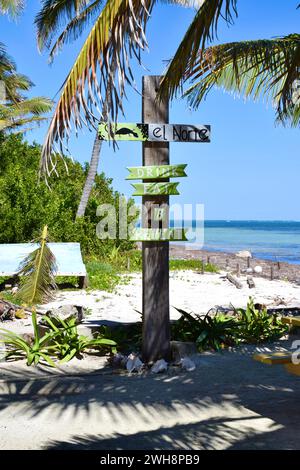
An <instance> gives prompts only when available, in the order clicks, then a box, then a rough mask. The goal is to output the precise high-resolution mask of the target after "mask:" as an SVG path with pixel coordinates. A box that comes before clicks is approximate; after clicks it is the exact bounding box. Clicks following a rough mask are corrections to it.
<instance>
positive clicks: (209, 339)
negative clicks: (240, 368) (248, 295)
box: [172, 308, 238, 351]
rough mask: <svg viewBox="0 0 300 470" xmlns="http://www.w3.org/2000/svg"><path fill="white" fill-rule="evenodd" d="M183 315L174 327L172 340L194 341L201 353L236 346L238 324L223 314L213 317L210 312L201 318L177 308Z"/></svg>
mask: <svg viewBox="0 0 300 470" xmlns="http://www.w3.org/2000/svg"><path fill="white" fill-rule="evenodd" d="M176 310H178V312H179V313H180V314H181V317H180V318H179V320H177V321H176V322H175V323H174V324H173V325H172V338H173V339H174V340H176V341H193V342H195V343H196V344H197V347H198V349H199V350H200V351H203V350H205V349H215V350H219V349H221V348H223V347H224V346H232V345H234V344H236V342H237V341H236V337H235V333H236V329H237V325H238V322H237V321H236V320H235V319H234V318H233V317H230V316H227V315H223V314H216V315H211V314H210V312H208V313H207V314H206V315H204V316H201V315H197V314H190V313H188V312H186V311H184V310H182V309H179V308H177V309H176Z"/></svg>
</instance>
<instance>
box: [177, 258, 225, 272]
mask: <svg viewBox="0 0 300 470" xmlns="http://www.w3.org/2000/svg"><path fill="white" fill-rule="evenodd" d="M202 264H203V262H202V261H201V260H199V259H170V269H171V270H172V271H176V270H183V269H194V270H198V271H201V270H202ZM204 271H205V272H208V273H217V272H218V268H217V266H215V265H214V264H211V263H205V264H204Z"/></svg>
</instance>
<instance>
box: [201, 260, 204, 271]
mask: <svg viewBox="0 0 300 470" xmlns="http://www.w3.org/2000/svg"><path fill="white" fill-rule="evenodd" d="M204 266H205V261H204V258H202V260H201V274H204Z"/></svg>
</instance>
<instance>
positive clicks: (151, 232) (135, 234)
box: [129, 228, 187, 242]
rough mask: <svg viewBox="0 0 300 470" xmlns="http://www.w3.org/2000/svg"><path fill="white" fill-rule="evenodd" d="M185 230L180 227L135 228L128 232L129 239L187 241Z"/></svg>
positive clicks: (139, 240)
mask: <svg viewBox="0 0 300 470" xmlns="http://www.w3.org/2000/svg"><path fill="white" fill-rule="evenodd" d="M185 232H186V231H185V230H184V229H181V228H136V229H134V230H132V231H131V233H130V234H129V239H130V240H132V241H136V242H143V241H152V242H155V241H163V240H165V241H187V238H186V233H185Z"/></svg>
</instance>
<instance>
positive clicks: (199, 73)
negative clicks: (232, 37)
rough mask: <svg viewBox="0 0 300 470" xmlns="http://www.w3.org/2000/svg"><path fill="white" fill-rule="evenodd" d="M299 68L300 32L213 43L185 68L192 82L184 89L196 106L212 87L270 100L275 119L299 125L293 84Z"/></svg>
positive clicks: (194, 106)
mask: <svg viewBox="0 0 300 470" xmlns="http://www.w3.org/2000/svg"><path fill="white" fill-rule="evenodd" d="M299 71H300V35H299V34H292V35H289V36H285V37H282V38H277V39H268V40H257V41H245V42H234V43H227V44H221V45H218V46H213V47H210V48H208V49H206V50H205V52H204V53H203V54H200V55H199V57H198V59H197V61H196V62H194V64H192V65H191V64H189V65H188V66H187V69H186V71H185V77H186V79H192V80H193V82H194V83H193V85H192V86H191V87H190V88H189V89H188V90H187V91H186V92H185V96H187V97H188V99H189V103H190V105H191V106H192V107H193V108H197V107H198V106H199V104H200V103H201V101H202V100H203V99H204V98H205V97H206V95H207V93H208V92H209V91H210V90H211V88H212V87H214V86H217V87H222V88H224V89H225V90H227V91H230V92H233V93H238V94H240V95H242V96H245V97H248V96H251V97H252V98H254V99H258V98H259V97H261V96H263V97H265V98H266V99H267V100H270V99H271V100H272V101H273V103H274V105H275V106H276V110H277V118H278V119H279V120H281V121H288V120H289V121H290V122H291V123H292V124H293V125H298V124H299V112H300V110H299V105H297V103H296V104H295V103H294V100H293V99H292V98H293V92H294V89H293V86H294V83H295V80H296V79H298V78H299Z"/></svg>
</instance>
